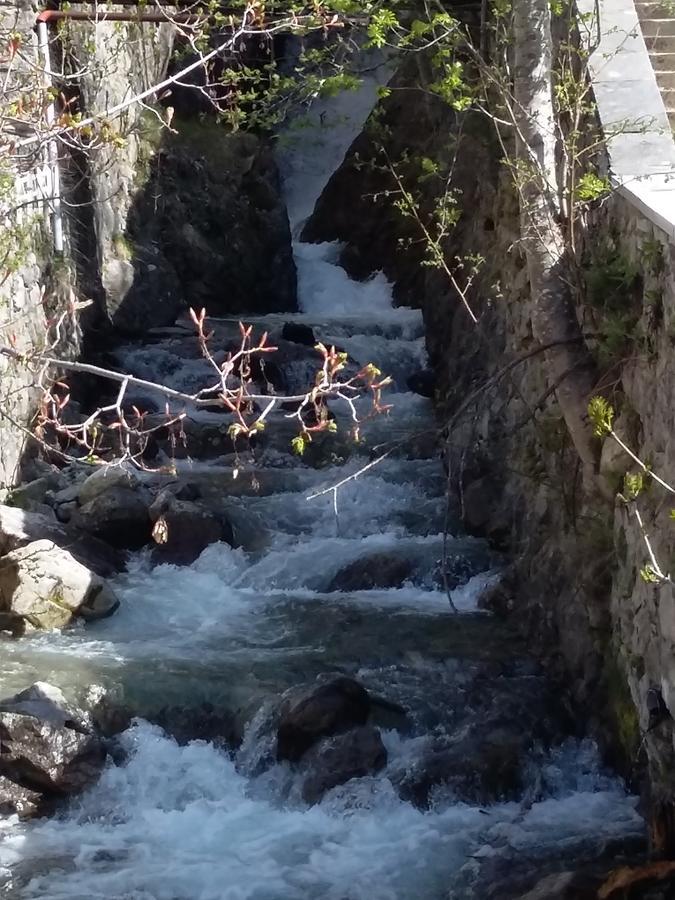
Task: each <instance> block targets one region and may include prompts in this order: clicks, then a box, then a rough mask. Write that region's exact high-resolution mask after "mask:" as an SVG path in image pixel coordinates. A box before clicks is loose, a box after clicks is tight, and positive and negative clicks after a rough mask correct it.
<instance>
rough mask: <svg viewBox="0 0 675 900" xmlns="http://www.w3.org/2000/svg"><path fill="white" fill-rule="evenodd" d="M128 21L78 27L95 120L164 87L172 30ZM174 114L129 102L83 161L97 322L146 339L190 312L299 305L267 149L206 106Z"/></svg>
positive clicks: (89, 280) (88, 278) (85, 233)
mask: <svg viewBox="0 0 675 900" xmlns="http://www.w3.org/2000/svg"><path fill="white" fill-rule="evenodd" d="M120 24H121V23H111V22H99V23H97V24H95V25H94V24H91V23H86V24H82V25H80V24H78V25H77V26H72V27H71V33H70V35H69V40H70V43H71V44H72V46H73V47H74V48H75V54H76V56H77V55H79V57H80V58H81V59H85V58H86V60H87V66H86V67H83V68H84V69H85V74H84V75H83V77H82V79H81V84H80V89H81V101H82V105H83V107H84V108H85V109H86V110H87V112H88V113H89V114H90V115H91V114H103V115H104V116H105V112H106V110H108V109H110V108H112V107H116V106H118V105H120V104H123V103H125V102H126V101H128V100H130V99H131V97H133V96H134V95H135V94H137V93H140V92H142V91H144V90H146V89H148V88H149V87H152V86H153V85H154V84H157V83H158V82H160V81H161V80H162V79H163V78H164V76H165V75H166V73H167V68H168V66H169V64H170V61H171V58H172V48H173V37H174V35H173V33H172V29H171V26H169V25H161V26H157V25H154V24H147V23H146V24H143V25H140V24H137V23H129V24H127V23H123V24H122V25H121V27H120ZM92 46H93V48H94V51H93V55H92V53H91V48H92ZM165 117H167V118H168V115H167V113H166V112H165V110H164V109H162V108H154V109H153V108H148V107H147V106H145V107H143V106H141V105H139V104H132V105H130V106H129V107H128V109H126V110H125V111H124V113H123V114H122V115H121V116H120V118H119V119H117V120H116V122H115V126H114V133H113V134H112V135H106V139H104V140H102V141H101V142H100V145H99V146H98V147H97V148H96V149H95V150H93V151H92V152H91V153H90V154H89V155H88V158H87V159H86V160H84V161H83V160H79V166H80V169H81V170H82V174H84V178H85V181H86V183H87V185H88V190H87V191H85V193H86V194H87V196H86V197H84V198H83V199H84V207H85V210H86V211H85V212H84V214H82V215H81V216H80V217H79V218H80V221H79V222H78V221H74V222H73V232H74V235H75V237H76V243H78V241H79V244H80V247H79V249H80V251H81V252H80V258H82V257H85V258H88V259H89V265H85V267H84V269H85V271H83V272H82V273H81V278H82V281H83V282H84V283H86V284H87V286H88V288H89V290H90V291H91V292H92V293H93V294H95V295H96V297H97V300H98V308H99V313H100V315H99V321H98V323H97V324H98V327H103V328H104V329H106V330H110V328H111V327H112V329H113V330H114V331H117V332H122V333H126V334H133V333H136V334H142V333H143V332H144V331H145V330H146V329H147V328H149V327H153V326H161V325H166V324H171V323H172V322H173V321H174V320H175V318H176V316H177V315H178V314H179V313H180V312H182V311H183V310H185V309H187V308H188V307H190V306H195V307H197V308H200V307H201V306H204V305H207V306H208V307H209V312H210V313H212V314H217V315H227V314H236V313H238V312H240V311H241V310H242V309H244V308H246V309H247V310H249V311H250V310H258V311H260V312H270V311H277V310H279V311H288V310H291V311H292V310H294V309H295V308H296V305H295V304H296V300H295V287H296V285H295V267H294V264H293V256H292V252H291V241H290V231H289V226H288V219H287V216H286V211H285V208H284V206H283V203H282V201H281V198H280V194H279V184H278V176H277V172H276V169H275V165H274V162H273V159H272V157H271V154H270V152H269V150H268V149H267V147H266V145H265V142H264V141H261V140H259V139H257V138H256V137H254V136H252V135H244V134H233V133H230V132H228V131H227V130H226V129H225V128H223V127H219V126H218V125H217V124H216V122H215V118H214V117H212V118H211V119H209V115H208V113H204V112H203V111H202V112H201V113H200V114H199V116H197V115H195V117H194V118H183V119H182V120H181V121H177V119H174V120H173V121H172V124H171V127H165V124H164V119H165ZM77 164H78V161H76V162H75V165H76V166H77ZM74 219H77V216H75V217H74ZM92 262H93V263H94V266H92V265H91V263H92Z"/></svg>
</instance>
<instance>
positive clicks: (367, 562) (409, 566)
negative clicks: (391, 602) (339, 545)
mask: <svg viewBox="0 0 675 900" xmlns="http://www.w3.org/2000/svg"><path fill="white" fill-rule="evenodd" d="M414 568H415V567H414V564H413V562H412V561H411V560H409V559H406V558H405V557H401V556H399V555H398V554H396V553H372V554H370V555H369V556H364V557H361V559H357V560H354V562H351V563H349V565H347V566H345V567H344V569H341V570H340V571H339V572H338V573H337V575H335V577H334V578H333V580H332V581H331V583H330V584H329V585H328V590H329V591H369V590H372V589H373V588H398V587H401V585H402V584H403V582H404V581H406V580H407V579H408V578H410V576H411V575H412V572H413V570H414Z"/></svg>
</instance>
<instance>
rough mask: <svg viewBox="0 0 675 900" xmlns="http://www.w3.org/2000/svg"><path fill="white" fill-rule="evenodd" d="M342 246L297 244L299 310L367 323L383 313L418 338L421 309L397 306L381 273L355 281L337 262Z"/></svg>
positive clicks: (295, 247)
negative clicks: (361, 320) (355, 318)
mask: <svg viewBox="0 0 675 900" xmlns="http://www.w3.org/2000/svg"><path fill="white" fill-rule="evenodd" d="M339 249H340V246H339V244H337V243H327V244H302V243H296V244H294V253H295V264H296V267H297V270H298V303H299V305H300V309H301V310H302V311H303V312H304V313H309V314H311V315H312V316H330V317H331V319H340V318H341V317H345V316H347V317H351V316H358V317H359V318H361V319H363V320H364V321H366V322H367V321H368V320H369V319H375V320H377V319H378V318H380V317H382V316H384V317H385V318H386V319H391V320H393V321H400V322H401V323H402V324H403V325H405V326H406V327H407V330H408V332H409V333H410V334H411V336H414V337H417V336H418V335H419V332H420V328H421V325H422V313H421V312H420V310H416V309H408V308H407V307H400V308H394V306H393V299H392V286H391V284H390V282H389V281H387V279H386V278H385V276H384V275H383V274H382V273H381V272H380V273H378V274H377V275H374V276H373V277H372V278H369V279H368V280H367V281H352V279H351V278H350V277H349V276H348V275H347V273H346V272H345V270H344V269H343V268H342V267H341V266H339V265H338V264H337V258H338V254H339Z"/></svg>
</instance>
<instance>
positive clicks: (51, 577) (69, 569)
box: [0, 540, 119, 632]
mask: <svg viewBox="0 0 675 900" xmlns="http://www.w3.org/2000/svg"><path fill="white" fill-rule="evenodd" d="M118 606H119V601H118V600H117V598H116V597H115V595H114V594H113V592H112V591H111V589H110V588H109V587H108V585H107V584H106V582H105V581H104V580H103V579H102V578H100V577H99V576H98V575H96V574H95V573H93V572H92V571H90V570H89V569H87V568H86V567H85V566H83V565H82V564H81V563H79V562H78V561H77V560H76V559H75V558H74V557H73V556H72V555H71V554H70V553H68V551H67V550H63V549H61V548H60V547H58V546H57V545H56V544H54V543H52V542H51V541H47V540H41V541H34V542H32V543H30V544H26V545H25V546H24V547H21V548H19V549H18V550H13V551H12V552H11V553H8V554H7V555H6V556H4V557H2V558H1V559H0V611H2V613H3V614H5V615H6V616H7V617H8V619H9V621H11V622H13V623H15V625H16V627H15V628H13V629H12V630H14V631H19V632H20V631H22V630H26V629H29V630H30V629H32V628H38V629H53V628H63V627H64V626H66V625H68V624H70V623H71V621H72V620H73V619H74V618H75V617H77V616H87V615H89V616H90V617H91V618H101V617H102V616H104V615H110V614H111V613H113V612H114V611H115V609H117V607H118Z"/></svg>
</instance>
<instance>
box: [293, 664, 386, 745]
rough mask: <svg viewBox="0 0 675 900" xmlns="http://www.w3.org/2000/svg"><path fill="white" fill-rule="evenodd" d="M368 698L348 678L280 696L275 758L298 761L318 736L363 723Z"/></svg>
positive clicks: (367, 711)
mask: <svg viewBox="0 0 675 900" xmlns="http://www.w3.org/2000/svg"><path fill="white" fill-rule="evenodd" d="M369 715H370V697H369V696H368V692H367V691H366V690H365V688H364V687H362V686H361V685H360V684H359V683H358V682H356V681H354V680H353V679H351V678H335V679H332V680H330V681H328V682H327V683H325V684H315V685H308V686H307V685H305V686H300V687H297V688H291V690H290V691H289V692H288V693H287V694H286V695H284V697H283V698H282V701H281V705H280V708H279V720H278V725H277V759H288V760H291V761H292V762H293V761H297V760H299V759H300V758H301V757H302V755H303V754H304V753H305V752H306V751H307V750H309V748H310V747H311V746H313V744H315V743H316V742H317V741H318V740H319V739H320V738H322V737H326V736H328V735H334V734H339V733H340V732H342V731H347V730H348V729H350V728H352V727H353V726H354V725H365V723H366V721H367V719H368V716H369Z"/></svg>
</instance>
